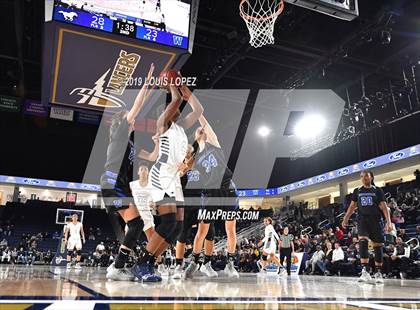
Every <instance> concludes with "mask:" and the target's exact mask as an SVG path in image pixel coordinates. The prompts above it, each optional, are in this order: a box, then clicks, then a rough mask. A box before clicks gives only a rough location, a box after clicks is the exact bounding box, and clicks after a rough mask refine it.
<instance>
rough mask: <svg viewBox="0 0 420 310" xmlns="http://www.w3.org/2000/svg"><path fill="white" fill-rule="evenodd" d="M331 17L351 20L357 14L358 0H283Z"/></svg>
mask: <svg viewBox="0 0 420 310" xmlns="http://www.w3.org/2000/svg"><path fill="white" fill-rule="evenodd" d="M285 1H286V2H288V3H290V4H293V5H297V6H301V7H304V8H306V9H309V10H312V11H316V12H319V13H322V14H326V15H329V16H331V17H335V18H339V19H343V20H347V21H351V20H353V19H355V18H356V17H358V16H359V6H358V0H285Z"/></svg>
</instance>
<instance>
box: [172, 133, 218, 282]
mask: <svg viewBox="0 0 420 310" xmlns="http://www.w3.org/2000/svg"><path fill="white" fill-rule="evenodd" d="M202 134H204V131H203V130H202V131H201V133H200V134H199V135H198V136H201V135H202ZM197 151H198V143H197V142H196V141H195V142H194V144H193V145H192V146H191V150H190V151H189V152H188V154H187V156H186V158H185V161H184V164H185V166H184V167H183V169H182V170H181V175H182V177H181V184H182V188H183V191H184V197H186V201H185V206H184V208H185V209H186V210H185V211H186V212H184V225H183V229H182V232H181V233H180V234H179V236H178V239H177V242H176V248H175V250H176V251H175V259H176V266H175V270H174V273H173V275H172V279H181V278H182V277H183V269H182V267H183V262H184V255H185V248H186V244H187V240H188V239H189V237H190V236H191V233H192V226H194V225H198V209H199V208H200V206H199V205H197V202H198V201H197V200H199V199H200V197H201V189H197V188H195V187H194V186H193V188H189V189H186V187H187V184H188V182H195V181H197V179H196V178H195V177H194V173H193V172H192V170H191V169H192V167H193V164H194V159H195V155H196V153H197ZM189 200H192V203H193V204H192V205H191V204H190V202H189ZM214 234H215V230H214V223H210V227H209V230H208V232H207V235H206V238H205V241H204V255H205V259H204V261H205V263H204V264H203V265H202V269H201V271H202V272H203V273H205V274H206V275H207V276H208V277H217V272H216V271H214V270H213V268H212V267H211V261H210V260H211V257H212V254H213V249H214Z"/></svg>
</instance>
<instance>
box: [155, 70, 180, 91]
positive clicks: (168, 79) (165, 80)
mask: <svg viewBox="0 0 420 310" xmlns="http://www.w3.org/2000/svg"><path fill="white" fill-rule="evenodd" d="M181 78H182V77H181V75H180V74H179V72H178V71H176V70H171V69H168V70H163V71H162V72H161V73H160V74H159V86H160V87H161V88H164V89H167V88H169V86H170V85H175V86H177V87H179V86H181Z"/></svg>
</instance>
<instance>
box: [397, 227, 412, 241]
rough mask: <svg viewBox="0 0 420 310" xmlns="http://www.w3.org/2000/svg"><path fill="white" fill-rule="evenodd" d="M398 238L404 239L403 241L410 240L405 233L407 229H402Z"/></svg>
mask: <svg viewBox="0 0 420 310" xmlns="http://www.w3.org/2000/svg"><path fill="white" fill-rule="evenodd" d="M398 236H399V237H400V238H401V239H402V241H404V242H405V241H407V240H408V239H410V238H409V237H408V236H407V235H406V233H405V229H400V231H399V233H398Z"/></svg>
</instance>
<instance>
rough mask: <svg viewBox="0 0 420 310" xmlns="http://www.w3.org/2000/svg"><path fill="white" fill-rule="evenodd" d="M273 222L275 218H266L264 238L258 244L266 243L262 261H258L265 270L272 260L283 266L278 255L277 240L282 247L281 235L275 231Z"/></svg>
mask: <svg viewBox="0 0 420 310" xmlns="http://www.w3.org/2000/svg"><path fill="white" fill-rule="evenodd" d="M272 223H273V220H272V219H271V217H266V218H264V225H265V229H264V239H263V240H261V241H260V242H259V243H258V246H261V245H264V247H263V252H262V261H259V262H258V263H259V264H260V265H261V269H262V270H265V267H267V265H268V264H270V263H271V262H274V263H275V264H276V265H277V266H279V267H280V266H281V264H280V260H279V259H278V257H277V256H276V249H277V246H276V242H277V244H279V248H280V243H279V241H280V237H279V235H278V234H277V232H276V231H275V229H274V227H273V225H272Z"/></svg>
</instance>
